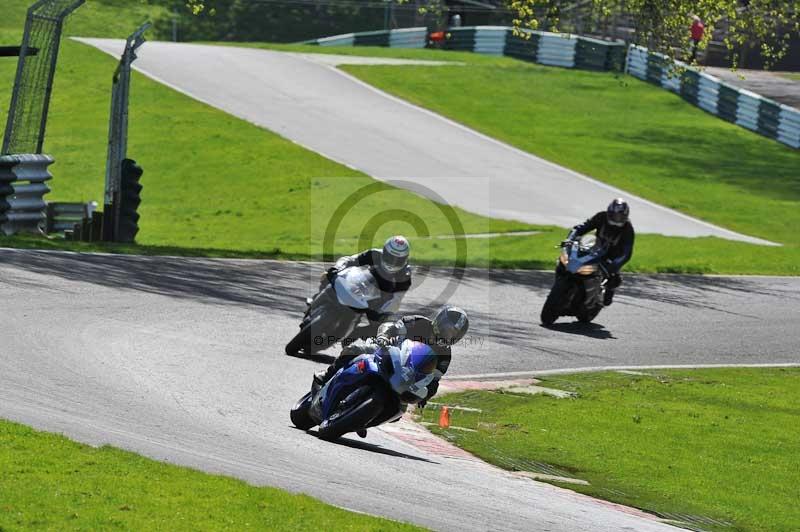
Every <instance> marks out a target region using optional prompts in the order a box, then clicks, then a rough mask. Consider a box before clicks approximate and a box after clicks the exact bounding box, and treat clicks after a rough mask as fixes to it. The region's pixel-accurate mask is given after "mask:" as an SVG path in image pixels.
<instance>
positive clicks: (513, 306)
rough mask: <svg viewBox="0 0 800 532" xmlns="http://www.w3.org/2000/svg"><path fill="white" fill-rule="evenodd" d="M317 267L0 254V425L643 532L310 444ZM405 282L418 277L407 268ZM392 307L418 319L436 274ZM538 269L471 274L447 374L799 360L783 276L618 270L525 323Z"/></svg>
mask: <svg viewBox="0 0 800 532" xmlns="http://www.w3.org/2000/svg"><path fill="white" fill-rule="evenodd" d="M320 270H321V265H319V264H303V263H288V262H272V261H247V260H211V259H185V258H180V259H179V258H163V257H161V258H148V257H135V256H108V255H80V254H71V253H51V252H36V251H15V250H0V298H2V301H3V306H2V309H3V310H2V317H1V319H2V323H3V329H4V333H5V334H4V338H3V342H2V344H1V345H0V417H2V418H8V419H13V420H17V421H20V422H23V423H26V424H29V425H32V426H34V427H37V428H41V429H45V430H52V431H58V432H63V433H65V434H66V435H68V436H70V437H72V438H75V439H78V440H80V441H85V442H88V443H94V444H99V443H110V444H112V445H116V446H119V447H123V448H127V449H131V450H133V451H137V452H141V453H143V454H145V455H147V456H151V457H154V458H157V459H163V460H168V461H172V462H175V463H179V464H184V465H189V466H193V467H197V468H201V469H203V470H206V471H211V472H218V473H225V474H229V475H233V476H236V477H239V478H242V479H244V480H247V481H250V482H252V483H255V484H263V485H272V486H277V487H280V488H285V489H288V490H292V491H300V492H305V493H308V494H310V495H313V496H315V497H319V498H321V499H323V500H324V501H326V502H329V503H333V504H336V505H340V506H343V507H346V508H352V509H356V510H359V511H363V512H368V513H371V514H378V515H384V516H388V517H392V518H396V519H400V520H406V521H413V522H415V523H417V524H420V525H424V526H428V527H432V528H435V529H442V530H554V531H559V530H564V531H574V530H587V531H589V530H591V531H597V530H622V529H626V530H660V529H666V525H663V524H661V523H659V522H656V521H654V520H652V519H647V518H644V517H642V516H640V515H636V514H631V513H629V512H625V511H622V510H620V509H619V508H617V507H614V506H613V505H609V504H607V503H602V502H598V501H594V500H592V499H589V498H586V497H583V496H580V495H577V494H575V493H573V492H570V491H566V490H562V489H559V488H555V487H552V486H549V485H546V484H542V483H538V482H534V481H532V480H530V479H525V478H520V477H518V476H515V475H513V474H511V473H507V472H503V471H500V470H498V469H496V468H493V467H491V466H488V465H486V464H483V463H481V462H478V461H474V460H469V459H466V458H464V457H462V456H458V454H457V453H456V454H448V453H439V452H435V451H433V450H429V449H426V448H420V447H419V446H416V445H410V444H409V443H408V442H409V440H408V439H407V438H406V439H404V438H401V437H399V436H398V433H397V432H396V431H395V432H393V431H392V430H393V429H392V427H390V428H388V429H385V430H384V429H379V430H371V431H370V434H369V436H368V437H367V439H366V440H359V439H357V438H355V437H353V438H350V437H346V438H344V439H343V441H342V442H341V443H339V444H332V443H325V442H322V441H319V440H317V439H316V438H315V437H313V436H312V435H309V434H306V433H304V432H302V431H299V430H296V429H294V428H292V427H291V426H290V423H289V419H288V410H289V408H290V406H291V405H292V403H293V402H294V400H295V399H296V398H298V397H299V396H300V395H302V394H303V393H304V392H305V391H306V389H307V387H308V385H309V383H310V376H311V374H312V372H314V371H316V370H318V369H320V368H322V367H323V366H322V364H321V363H320V362H314V361H308V360H301V359H295V358H289V357H286V356H285V355H284V354H283V345H284V344H285V342H286V341H287V340H288V339H289V338H290V337H291V336H292V334H294V332H295V331H296V330H297V329H296V328H297V323H298V321H299V318H300V314H301V312H302V309H303V302H302V297H303V296H304V295H306V294H307V293H309V292H310V291H311V289H312V287H313V286H314V285H315V284H316V280H317V279H318V275H319V272H320ZM419 277H422V276H419ZM420 280H421V285H420V287H419V289H417V290H414V291H412V292H411V293H410V294H409V296H408V298H407V301H406V303H405V305H404V308H405V309H406V310H408V311H413V310H426V309H427V308H428V307H430V306H431V305H433V304H434V302H433V301H430V300H429V299H428V295H429V294H431V293H437V292H438V290H439V288H441V287H443V286H445V285H446V284H447V283H448V281H449V274H448V272H428V274H427V277H426V278H425V279H420ZM550 281H551V278H550V274H549V273H547V272H516V271H514V272H494V273H491V272H485V271H480V270H470V271H468V272H467V275H466V276H465V278H464V279H463V280H462V281H461V282H460V283H459V284H458V286H457V288H456V290H455V292H454V293H453V295H452V297H451V301H452V302H453V303H456V304H459V305H462V306H464V307H465V308H467V309H469V311H470V314H471V319H472V324H473V327H472V335H471V338H470V341H469V342H468V343H466V344H465V345H464V346H459V347H458V348H457V349H456V352H455V357H454V361H453V364H452V366H451V368H452V370H451V372H450V373H449V374H448V375H450V374H452V375H453V376H456V377H457V376H458V375H469V374H485V373H492V372H510V371H526V370H546V369H552V368H569V367H575V368H577V367H587V366H607V365H646V364H692V363H767V362H800V354H799V353H798V332H797V328H796V325H797V323H798V317H799V316H798V308H800V306H799V305H798V301H799V300H800V279H796V278H794V279H792V278H736V277H734V278H722V277H719V278H717V277H711V278H696V277H679V276H634V275H630V276H627V282H626V284H625V286H624V290H623V292H622V293H621V294H620V295H619V296H618V298H617V301H616V302H615V304H614V305H613V306H612V307H611V308H609V309H606V310H605V311H604V312H603V313H602V314H601V315H600V317H599V318H598V322H599V324H598V325H594V326H587V327H584V326H577V325H575V324H572V323H569V322H566V323H564V324H562V325H559V326H557V327H555V328H554V329H552V330H548V329H544V328H542V327H540V326H538V325H537V320H536V316H537V315H538V312H539V309H540V308H541V305H542V303H543V301H544V298H545V296H546V293H547V290H548V288H549V284H550Z"/></svg>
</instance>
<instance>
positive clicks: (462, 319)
mask: <svg viewBox="0 0 800 532" xmlns="http://www.w3.org/2000/svg"><path fill="white" fill-rule="evenodd" d="M431 322H432V323H433V334H434V335H436V341H437V342H440V341H443V342H445V343H446V344H447V345H453V344H455V343H456V342H458V341H459V340H461V339H462V338H463V337H464V335H465V334H467V330H468V329H469V318H468V317H467V313H466V312H464V311H463V310H461V309H460V308H458V307H453V306H450V305H445V306H444V307H442V308H440V309H439V310H437V311H436V314H434V315H433V318H431Z"/></svg>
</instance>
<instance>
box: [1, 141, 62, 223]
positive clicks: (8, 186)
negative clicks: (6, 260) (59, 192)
mask: <svg viewBox="0 0 800 532" xmlns="http://www.w3.org/2000/svg"><path fill="white" fill-rule="evenodd" d="M53 162H54V161H53V158H52V157H50V156H48V155H41V154H36V155H28V154H26V155H3V156H0V231H1V232H2V233H3V234H5V235H14V234H17V233H39V232H41V231H43V230H44V227H45V223H46V219H47V218H46V212H45V211H46V209H47V203H46V202H45V201H44V196H45V194H47V193H48V192H50V188H49V187H48V186H47V185H46V184H45V183H46V182H47V181H49V180H50V179H52V178H53V176H52V175H51V174H50V172H49V170H48V167H49V166H50V165H51V164H53Z"/></svg>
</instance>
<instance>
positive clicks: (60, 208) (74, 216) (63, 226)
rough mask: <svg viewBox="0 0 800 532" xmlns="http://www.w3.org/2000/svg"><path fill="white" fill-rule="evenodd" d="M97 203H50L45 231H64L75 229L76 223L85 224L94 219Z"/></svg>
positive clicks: (48, 232)
mask: <svg viewBox="0 0 800 532" xmlns="http://www.w3.org/2000/svg"><path fill="white" fill-rule="evenodd" d="M95 209H97V203H95V202H91V203H61V202H59V203H48V204H47V225H46V226H45V232H46V233H47V234H50V233H63V232H65V231H74V230H75V226H76V225H83V224H84V223H86V221H87V220H91V219H92V214H93V213H94V212H95Z"/></svg>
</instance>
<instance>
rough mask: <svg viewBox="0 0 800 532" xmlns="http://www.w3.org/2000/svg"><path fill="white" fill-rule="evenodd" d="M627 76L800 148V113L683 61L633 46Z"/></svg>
mask: <svg viewBox="0 0 800 532" xmlns="http://www.w3.org/2000/svg"><path fill="white" fill-rule="evenodd" d="M626 70H627V72H628V73H629V74H630V75H632V76H634V77H637V78H639V79H642V80H645V81H649V82H650V83H654V84H656V85H658V86H660V87H663V88H665V89H667V90H669V91H672V92H674V93H676V94H679V95H680V96H681V97H682V98H683V99H684V100H686V101H688V102H689V103H691V104H693V105H696V106H697V107H700V108H701V109H703V110H705V111H707V112H709V113H711V114H713V115H715V116H718V117H720V118H722V119H723V120H727V121H728V122H732V123H734V124H736V125H738V126H741V127H743V128H746V129H749V130H751V131H754V132H756V133H759V134H761V135H764V136H766V137H769V138H771V139H774V140H777V141H778V142H780V143H782V144H786V145H787V146H791V147H792V148H796V149H798V148H800V110H798V109H795V108H793V107H789V106H788V105H784V104H781V103H778V102H775V101H773V100H770V99H768V98H764V97H763V96H760V95H758V94H756V93H754V92H751V91H748V90H746V89H741V88H739V87H734V86H733V85H729V84H727V83H725V82H723V81H721V80H720V79H719V78H716V77H714V76H712V75H710V74H707V73H705V72H703V71H701V70H699V69H697V68H695V67H692V66H690V65H687V64H685V63H683V62H680V61H675V62H673V61H672V60H670V59H669V58H668V57H666V56H664V55H662V54H658V53H655V52H651V51H649V50H647V49H646V48H643V47H641V46H636V45H631V46H630V48H629V50H628V56H627V62H626Z"/></svg>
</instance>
